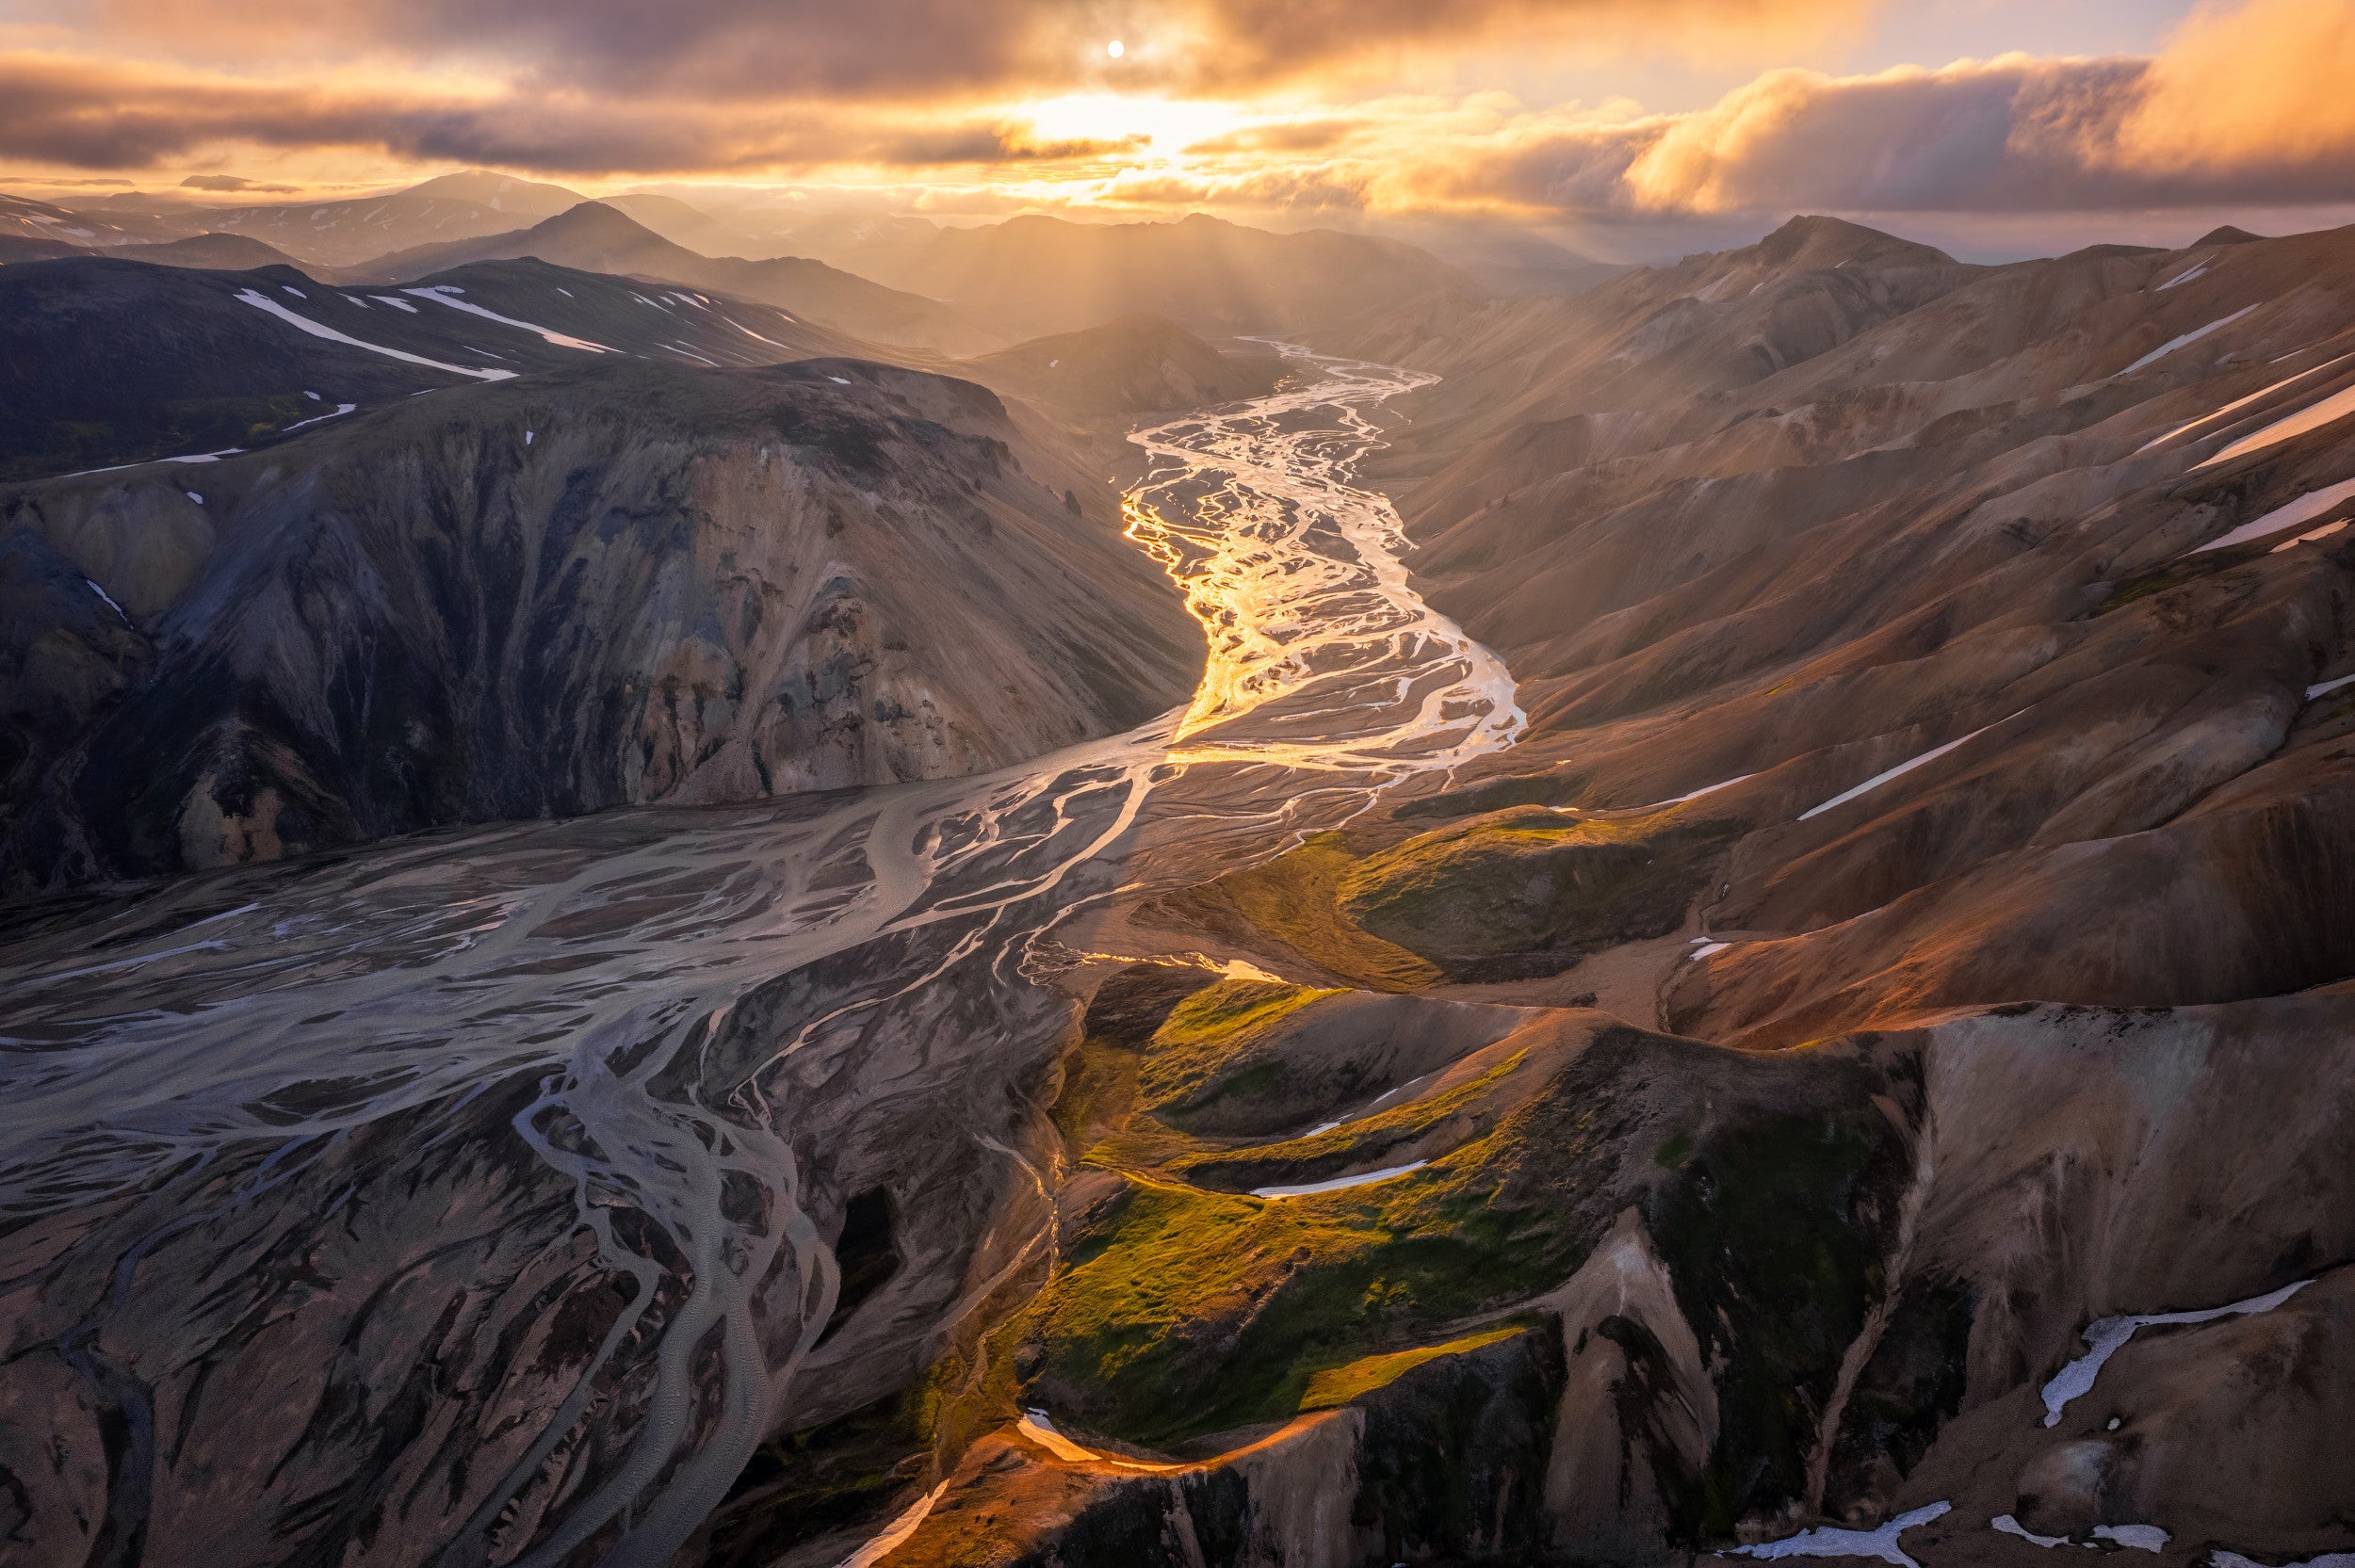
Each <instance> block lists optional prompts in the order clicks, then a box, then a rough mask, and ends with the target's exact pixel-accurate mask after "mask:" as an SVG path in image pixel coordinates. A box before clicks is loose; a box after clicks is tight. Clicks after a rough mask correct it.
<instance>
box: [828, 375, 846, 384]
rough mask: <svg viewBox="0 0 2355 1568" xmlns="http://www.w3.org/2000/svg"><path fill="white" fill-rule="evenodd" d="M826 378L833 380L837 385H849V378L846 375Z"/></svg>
mask: <svg viewBox="0 0 2355 1568" xmlns="http://www.w3.org/2000/svg"><path fill="white" fill-rule="evenodd" d="M826 380H830V381H832V382H834V383H835V384H836V385H837V386H849V385H850V384H851V378H850V377H848V376H829V377H827V378H826Z"/></svg>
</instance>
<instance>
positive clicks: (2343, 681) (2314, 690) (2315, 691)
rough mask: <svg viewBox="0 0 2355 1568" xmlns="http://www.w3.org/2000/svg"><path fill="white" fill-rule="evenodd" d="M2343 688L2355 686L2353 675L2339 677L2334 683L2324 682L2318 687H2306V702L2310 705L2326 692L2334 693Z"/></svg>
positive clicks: (2354, 676)
mask: <svg viewBox="0 0 2355 1568" xmlns="http://www.w3.org/2000/svg"><path fill="white" fill-rule="evenodd" d="M2343 686H2355V675H2341V676H2340V677H2339V678H2338V679H2337V680H2335V681H2325V682H2323V683H2322V684H2321V685H2320V686H2310V687H2307V688H2306V701H2308V702H2309V703H2311V702H2313V701H2314V699H2315V698H2317V697H2320V696H2322V695H2324V694H2325V693H2327V692H2332V691H2336V690H2338V689H2339V687H2343Z"/></svg>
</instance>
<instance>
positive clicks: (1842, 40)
mask: <svg viewBox="0 0 2355 1568" xmlns="http://www.w3.org/2000/svg"><path fill="white" fill-rule="evenodd" d="M2350 80H2355V0H2200V3H2195V0H857V3H855V4H851V3H845V0H659V3H655V0H494V3H492V4H483V3H481V0H399V3H398V4H395V3H394V0H0V188H7V189H9V190H13V191H16V192H19V193H21V194H31V195H41V196H46V197H48V198H49V199H51V200H61V201H65V202H67V203H68V204H71V202H73V200H76V199H80V200H89V199H90V198H91V196H92V195H94V194H104V193H107V192H115V191H122V190H127V189H134V188H136V189H140V190H148V191H155V190H163V191H170V192H173V193H175V194H177V195H181V196H187V197H201V198H209V199H241V200H253V199H281V200H283V199H289V198H296V197H300V198H303V199H315V198H318V197H324V196H340V195H351V194H358V193H361V192H364V191H373V190H377V189H382V188H384V187H387V186H395V185H399V184H404V183H413V182H414V181H415V180H417V179H420V178H423V177H426V176H429V175H431V174H435V173H440V172H444V171H447V170H452V169H459V168H488V169H494V170H502V171H507V172H512V173H516V174H523V175H528V176H531V177H534V178H540V179H546V180H553V181H558V182H560V183H562V184H565V185H567V186H573V187H574V188H577V189H580V190H583V191H586V192H589V193H591V194H609V193H613V192H618V191H623V190H629V189H652V188H659V189H664V190H669V191H672V192H674V193H676V194H682V195H691V193H693V192H696V191H702V192H705V193H706V194H707V196H708V197H710V198H711V199H712V200H714V201H720V202H735V203H737V204H738V205H739V206H747V205H749V206H753V207H758V206H761V205H762V204H764V203H766V204H767V205H769V206H771V207H774V208H776V209H778V210H781V211H782V210H786V208H787V207H788V204H798V207H797V209H796V210H802V211H819V210H831V209H834V208H837V207H841V206H846V205H847V206H854V207H858V208H861V209H863V210H884V211H894V212H905V213H913V214H921V215H926V216H931V217H934V218H940V219H943V220H947V221H974V220H981V219H985V218H992V217H998V216H1003V215H1008V214H1012V213H1015V212H1022V211H1041V212H1059V213H1064V214H1066V215H1070V216H1076V217H1083V218H1116V219H1132V218H1166V217H1175V216H1178V215H1181V214H1183V213H1185V212H1189V211H1196V210H1200V211H1210V212H1215V213H1219V214H1221V215H1222V216H1226V217H1231V218H1238V219H1240V220H1242V221H1251V222H1260V223H1264V224H1267V225H1269V226H1272V227H1281V228H1297V227H1304V226H1307V225H1311V224H1326V225H1333V226H1339V227H1377V228H1378V227H1384V226H1391V227H1398V226H1402V225H1404V226H1408V227H1411V226H1413V225H1416V224H1422V225H1430V224H1434V223H1450V224H1459V225H1474V226H1477V225H1486V224H1498V225H1502V224H1510V225H1513V226H1516V227H1526V228H1532V229H1535V230H1536V231H1538V232H1540V233H1543V234H1548V235H1551V236H1552V237H1554V238H1556V239H1558V240H1560V241H1561V242H1563V243H1565V244H1567V245H1570V246H1573V247H1574V248H1576V249H1579V250H1582V251H1586V252H1587V253H1590V254H1595V255H1599V256H1602V257H1605V258H1606V259H1612V260H1629V259H1641V258H1644V257H1648V256H1651V255H1657V254H1673V253H1677V252H1678V251H1680V250H1690V249H1697V248H1700V246H1701V245H1702V244H1704V243H1707V242H1710V241H1713V240H1723V241H1731V240H1734V239H1738V238H1740V237H1744V236H1746V235H1754V234H1757V233H1759V232H1762V229H1763V228H1765V227H1770V226H1771V225H1772V223H1773V222H1775V221H1778V220H1779V219H1780V218H1783V217H1787V216H1789V215H1790V214H1792V213H1794V212H1801V211H1809V212H1830V213H1837V214H1841V215H1843V216H1850V217H1858V218H1864V219H1866V220H1868V221H1877V222H1879V223H1881V225H1882V226H1884V227H1891V228H1895V229H1899V230H1902V231H1903V232H1906V233H1908V234H1914V235H1917V236H1919V237H1923V238H1926V239H1930V240H1932V241H1933V242H1937V243H1945V244H1947V245H1948V246H1949V248H1950V249H1955V250H1957V251H1960V252H1962V253H1966V254H1974V255H1992V254H2001V253H2029V252H2031V251H2037V250H2040V249H2044V250H2049V249H2059V248H2062V247H2063V246H2064V245H2067V244H2075V243H2086V242H2088V241H2090V240H2093V239H2097V238H2105V239H2117V240H2130V241H2140V242H2151V243H2175V244H2180V243H2184V242H2185V241H2188V240H2189V239H2190V238H2192V237H2193V236H2194V235H2195V234H2198V233H2199V232H2201V230H2202V229H2204V228H2206V227H2208V226H2211V225H2212V224H2213V223H2215V222H2218V221H2225V220H2233V221H2239V222H2242V223H2244V224H2245V225H2246V226H2249V227H2261V228H2269V229H2270V230H2271V231H2272V232H2279V231H2280V230H2282V229H2283V228H2312V227H2320V226H2323V225H2325V224H2327V223H2335V222H2345V221H2349V220H2355V92H2350V91H2348V90H2347V87H2346V84H2347V82H2348V81H2350Z"/></svg>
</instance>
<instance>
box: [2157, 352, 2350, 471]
mask: <svg viewBox="0 0 2355 1568" xmlns="http://www.w3.org/2000/svg"><path fill="white" fill-rule="evenodd" d="M2305 351H2306V350H2305V349H2303V348H2300V349H2298V350H2296V351H2295V352H2292V353H2287V354H2283V355H2282V359H2284V360H2288V359H2296V358H2297V357H2298V355H2299V354H2302V353H2304V352H2305ZM2349 359H2355V354H2342V355H2340V356H2339V357H2338V358H2337V359H2335V360H2325V361H2324V362H2323V363H2322V364H2317V365H2315V366H2314V368H2313V369H2311V370H2301V371H2299V372H2298V374H2297V375H2295V376H2284V377H2282V379H2281V380H2278V381H2276V382H2274V383H2273V384H2272V385H2271V386H2262V387H2259V388H2258V389H2257V390H2256V391H2254V392H2252V393H2250V394H2249V396H2246V397H2235V398H2233V400H2232V401H2231V402H2229V403H2227V404H2225V405H2224V406H2223V407H2222V408H2220V409H2215V410H2211V411H2210V412H2206V413H2203V414H2201V415H2200V417H2198V418H2197V419H2186V420H2184V422H2183V423H2182V424H2181V425H2178V426H2176V427H2175V428H2173V429H2171V430H2168V431H2167V432H2166V433H2165V434H2162V435H2156V436H2152V438H2151V439H2150V440H2149V441H2146V442H2144V443H2143V444H2142V445H2140V446H2137V447H2136V448H2135V455H2136V456H2137V457H2139V456H2141V455H2142V454H2143V453H2145V452H2148V451H2149V450H2151V448H2152V447H2153V446H2157V445H2161V444H2163V443H2165V442H2169V441H2172V440H2174V439H2175V438H2176V437H2177V436H2179V435H2182V434H2183V433H2184V431H2185V430H2188V429H2191V428H2194V427H2195V426H2200V425H2206V424H2210V423H2212V422H2214V421H2216V420H2218V419H2221V418H2223V417H2224V416H2225V415H2226V414H2228V413H2231V412H2233V411H2235V410H2237V409H2245V408H2247V407H2248V406H2249V404H2251V403H2253V402H2255V401H2256V400H2257V399H2258V398H2260V397H2270V396H2273V394H2275V393H2277V392H2279V391H2281V390H2282V388H2283V387H2285V386H2288V385H2289V384H2290V383H2291V382H2292V381H2302V380H2305V379H2306V378H2307V377H2309V376H2314V375H2318V374H2320V373H2321V372H2323V371H2325V370H2328V369H2330V368H2331V366H2332V365H2334V364H2345V363H2346V362H2347V360H2349ZM2274 363H2275V364H2280V363H2281V361H2280V360H2276V361H2275V362H2274Z"/></svg>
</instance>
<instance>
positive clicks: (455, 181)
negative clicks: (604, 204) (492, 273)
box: [401, 169, 588, 214]
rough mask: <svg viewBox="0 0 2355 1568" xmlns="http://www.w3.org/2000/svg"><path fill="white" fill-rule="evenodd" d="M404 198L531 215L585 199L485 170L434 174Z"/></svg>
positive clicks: (559, 188)
mask: <svg viewBox="0 0 2355 1568" xmlns="http://www.w3.org/2000/svg"><path fill="white" fill-rule="evenodd" d="M401 194H402V195H404V196H423V197H427V198H438V199H439V200H442V201H446V202H478V203H479V204H481V205H483V206H486V207H490V208H493V209H494V210H495V211H501V212H512V213H518V214H530V213H534V212H542V213H546V212H555V211H558V210H559V209H560V208H562V207H566V206H570V205H572V204H574V203H575V202H585V201H587V200H588V198H587V197H585V196H583V195H581V193H580V192H578V191H577V190H572V189H569V188H567V187H566V186H552V185H547V184H544V183H543V182H541V181H539V180H519V179H517V178H516V177H515V176H514V175H512V174H500V173H497V172H495V170H488V169H465V170H459V171H458V172H456V173H454V174H437V175H435V176H434V177H433V178H432V179H430V180H427V181H425V182H424V183H423V184H421V185H414V186H410V187H409V188H408V189H407V190H404V191H402V192H401Z"/></svg>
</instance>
